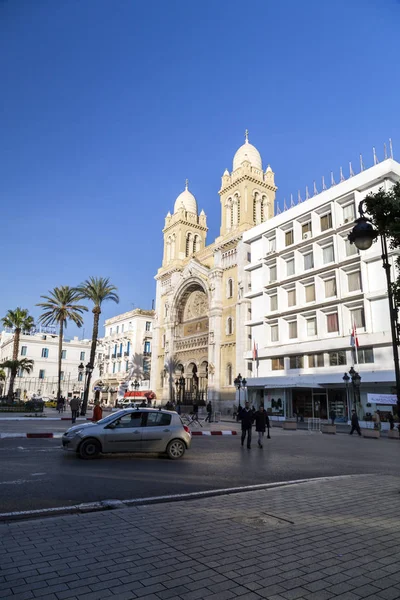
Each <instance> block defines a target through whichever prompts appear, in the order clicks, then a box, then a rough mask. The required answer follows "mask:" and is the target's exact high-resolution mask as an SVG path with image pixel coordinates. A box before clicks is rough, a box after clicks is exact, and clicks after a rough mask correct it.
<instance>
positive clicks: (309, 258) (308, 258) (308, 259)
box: [304, 252, 314, 271]
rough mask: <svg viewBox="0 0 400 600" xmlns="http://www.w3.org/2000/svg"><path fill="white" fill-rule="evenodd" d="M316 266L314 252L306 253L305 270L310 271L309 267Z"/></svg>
mask: <svg viewBox="0 0 400 600" xmlns="http://www.w3.org/2000/svg"><path fill="white" fill-rule="evenodd" d="M313 268H314V255H313V253H312V252H309V253H308V254H305V255H304V270H305V271H308V269H313Z"/></svg>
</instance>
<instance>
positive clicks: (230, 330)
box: [226, 317, 233, 335]
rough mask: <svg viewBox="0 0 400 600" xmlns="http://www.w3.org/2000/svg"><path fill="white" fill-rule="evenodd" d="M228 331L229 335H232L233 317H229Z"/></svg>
mask: <svg viewBox="0 0 400 600" xmlns="http://www.w3.org/2000/svg"><path fill="white" fill-rule="evenodd" d="M226 333H227V334H228V335H232V333H233V320H232V317H228V320H227V322H226Z"/></svg>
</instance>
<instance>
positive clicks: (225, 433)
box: [192, 430, 237, 436]
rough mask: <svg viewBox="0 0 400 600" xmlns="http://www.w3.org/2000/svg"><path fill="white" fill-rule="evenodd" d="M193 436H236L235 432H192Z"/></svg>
mask: <svg viewBox="0 0 400 600" xmlns="http://www.w3.org/2000/svg"><path fill="white" fill-rule="evenodd" d="M193 435H237V431H228V430H227V431H223V430H222V431H192V436H193Z"/></svg>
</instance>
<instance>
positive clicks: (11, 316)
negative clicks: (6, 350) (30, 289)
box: [1, 307, 35, 360]
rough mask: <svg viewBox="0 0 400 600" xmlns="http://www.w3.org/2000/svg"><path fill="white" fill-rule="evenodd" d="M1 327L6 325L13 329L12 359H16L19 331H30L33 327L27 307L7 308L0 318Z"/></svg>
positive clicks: (33, 323)
mask: <svg viewBox="0 0 400 600" xmlns="http://www.w3.org/2000/svg"><path fill="white" fill-rule="evenodd" d="M1 322H2V324H3V327H8V328H9V329H13V330H14V345H13V355H12V359H13V360H18V354H19V339H20V336H21V332H23V331H30V330H31V329H32V328H33V327H35V322H34V320H33V317H31V315H30V314H29V311H28V309H27V308H20V307H18V308H16V309H15V310H9V311H8V313H7V314H6V316H5V317H3V318H2V319H1Z"/></svg>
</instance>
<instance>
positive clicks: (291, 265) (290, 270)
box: [286, 258, 294, 277]
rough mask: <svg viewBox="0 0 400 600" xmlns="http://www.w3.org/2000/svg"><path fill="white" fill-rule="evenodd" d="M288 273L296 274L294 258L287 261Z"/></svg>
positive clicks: (288, 275) (288, 274)
mask: <svg viewBox="0 0 400 600" xmlns="http://www.w3.org/2000/svg"><path fill="white" fill-rule="evenodd" d="M286 275H287V277H290V275H294V258H290V259H289V260H287V261H286Z"/></svg>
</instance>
